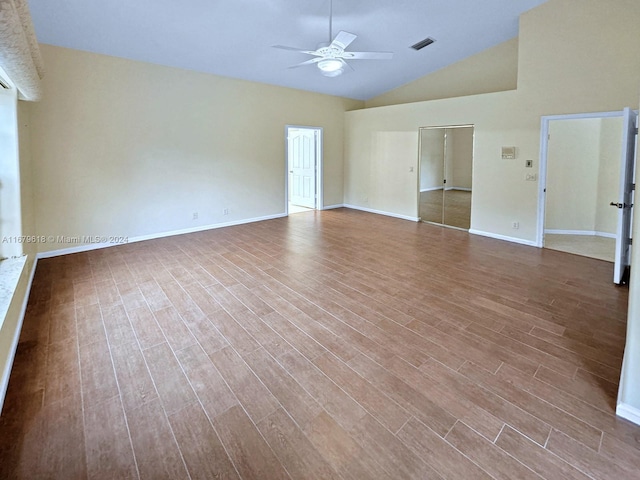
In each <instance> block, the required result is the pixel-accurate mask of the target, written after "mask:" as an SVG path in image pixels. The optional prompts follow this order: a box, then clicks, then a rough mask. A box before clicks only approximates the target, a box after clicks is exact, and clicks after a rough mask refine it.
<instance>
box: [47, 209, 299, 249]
mask: <svg viewBox="0 0 640 480" xmlns="http://www.w3.org/2000/svg"><path fill="white" fill-rule="evenodd" d="M286 216H287V214H286V213H278V214H276V215H267V216H265V217H255V218H247V219H243V220H235V221H233V222H225V223H215V224H213V225H202V226H199V227H193V228H185V229H182V230H173V231H169V232H160V233H152V234H150V235H141V236H138V237H131V238H129V240H128V242H127V243H134V242H143V241H145V240H154V239H156V238H165V237H173V236H174V235H184V234H186V233H196V232H204V231H206V230H214V229H216V228H224V227H232V226H234V225H243V224H245V223H254V222H262V221H263V220H273V219H275V218H283V217H286ZM117 245H123V244H122V243H92V244H89V245H78V246H77V247H70V248H62V249H60V250H51V251H49V252H41V253H39V254H38V256H37V258H51V257H59V256H61V255H69V254H72V253H81V252H88V251H91V250H98V249H100V248H107V247H115V246H117Z"/></svg>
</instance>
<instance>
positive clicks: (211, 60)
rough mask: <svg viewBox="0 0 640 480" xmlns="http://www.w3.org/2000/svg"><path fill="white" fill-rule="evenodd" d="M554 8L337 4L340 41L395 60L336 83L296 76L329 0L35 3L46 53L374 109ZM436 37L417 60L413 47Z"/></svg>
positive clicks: (531, 3)
mask: <svg viewBox="0 0 640 480" xmlns="http://www.w3.org/2000/svg"><path fill="white" fill-rule="evenodd" d="M545 1H546V0H481V1H479V0H446V1H443V0H394V1H390V0H333V34H334V36H335V34H336V33H337V32H339V31H340V30H344V31H347V32H351V33H354V34H356V35H357V38H356V39H355V41H354V42H353V43H352V44H351V45H350V46H349V48H348V50H355V51H371V50H373V51H390V52H393V53H394V56H393V59H392V60H352V61H350V62H349V63H350V64H351V65H352V66H353V68H354V71H350V72H348V73H345V74H344V75H341V76H338V77H334V78H328V77H324V76H322V75H320V72H319V70H318V69H317V68H316V67H315V66H314V65H311V66H305V67H302V68H296V69H289V68H288V67H289V66H291V65H294V64H296V63H299V62H302V61H305V60H308V59H309V58H311V57H309V56H307V55H305V54H302V53H298V52H294V51H286V50H278V49H275V48H272V45H276V44H279V45H290V46H293V47H298V48H300V49H304V50H314V49H315V48H316V47H317V45H318V43H320V42H327V41H328V40H329V38H328V37H329V11H330V0H180V1H176V0H134V1H130V0H126V1H125V0H107V1H103V2H95V1H87V0H57V1H55V2H52V1H50V0H29V5H30V8H31V14H32V17H33V21H34V25H35V30H36V34H37V36H38V40H39V41H40V42H41V43H46V44H51V45H57V46H62V47H67V48H73V49H78V50H85V51H90V52H95V53H101V54H106V55H112V56H116V57H123V58H128V59H132V60H139V61H144V62H151V63H157V64H161V65H168V66H173V67H179V68H184V69H189V70H195V71H200V72H208V73H213V74H217V75H222V76H227V77H233V78H240V79H245V80H252V81H256V82H262V83H268V84H273V85H280V86H284V87H291V88H297V89H301V90H308V91H313V92H320V93H325V94H330V95H338V96H342V97H348V98H354V99H359V100H367V99H370V98H372V97H375V96H377V95H379V94H381V93H384V92H386V91H388V90H392V89H394V88H396V87H399V86H400V85H403V84H405V83H408V82H411V81H412V80H415V79H417V78H420V77H422V76H424V75H427V74H429V73H431V72H434V71H436V70H438V69H440V68H443V67H445V66H447V65H450V64H452V63H455V62H457V61H459V60H462V59H464V58H466V57H468V56H470V55H473V54H475V53H478V52H480V51H482V50H485V49H487V48H490V47H492V46H494V45H497V44H499V43H501V42H503V41H506V40H508V39H510V38H513V37H515V36H517V35H518V17H519V15H520V14H521V13H523V12H525V11H527V10H529V9H531V8H533V7H536V6H537V5H540V4H541V3H544V2H545ZM426 37H432V38H434V39H435V40H436V42H435V43H434V44H432V45H430V46H429V47H427V48H424V49H422V50H420V51H416V50H414V49H412V48H410V47H411V45H413V44H415V43H416V42H418V41H420V40H423V39H424V38H426Z"/></svg>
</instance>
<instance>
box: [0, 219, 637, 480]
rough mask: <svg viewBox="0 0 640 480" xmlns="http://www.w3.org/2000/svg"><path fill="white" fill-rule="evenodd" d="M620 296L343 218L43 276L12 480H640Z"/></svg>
mask: <svg viewBox="0 0 640 480" xmlns="http://www.w3.org/2000/svg"><path fill="white" fill-rule="evenodd" d="M627 293H628V291H627V290H626V289H625V288H619V287H615V286H614V285H612V284H611V264H610V263H607V262H602V261H598V260H593V259H588V258H584V257H579V256H574V255H569V254H565V253H560V252H555V251H551V250H546V249H536V248H530V247H525V246H521V245H515V244H510V243H506V242H502V241H497V240H492V239H488V238H483V237H478V236H473V235H469V234H467V233H466V232H462V231H456V230H451V229H446V228H441V227H437V226H433V225H428V224H423V223H411V222H407V221H403V220H397V219H392V218H386V217H382V216H376V215H373V214H368V213H363V212H357V211H353V210H345V209H341V210H334V211H326V212H308V213H301V214H297V215H294V216H291V217H288V218H283V219H277V220H271V221H265V222H260V223H255V224H249V225H242V226H236V227H230V228H223V229H218V230H212V231H208V232H202V233H195V234H190V235H183V236H176V237H170V238H165V239H159V240H152V241H146V242H140V243H134V244H129V245H122V246H117V247H112V248H107V249H103V250H95V251H92V252H87V253H82V254H76V255H68V256H64V257H57V258H52V259H47V260H41V261H40V262H39V263H38V267H37V271H36V275H35V280H34V284H33V289H32V292H31V297H30V301H29V306H28V312H27V316H26V318H25V321H24V327H23V331H22V335H21V337H20V343H19V347H18V351H17V357H16V361H15V365H14V369H13V372H12V376H11V381H10V385H9V391H8V396H7V399H6V403H5V408H4V411H3V413H2V417H1V418H0V478H2V479H40V478H52V479H65V480H68V479H83V478H122V479H130V478H131V479H136V478H143V479H147V478H148V479H182V478H191V479H211V478H243V479H252V478H255V479H280V478H296V479H314V478H317V479H396V480H397V479H410V478H411V479H490V478H495V479H515V478H518V479H539V478H546V479H550V480H556V479H576V480H577V479H583V480H584V479H616V480H621V479H630V478H640V452H639V449H640V427H638V426H634V425H633V424H631V423H629V422H627V421H625V420H622V419H618V418H617V417H616V416H615V415H614V406H615V398H616V390H617V385H618V377H619V372H620V365H621V359H622V353H623V345H624V336H625V317H626V305H627Z"/></svg>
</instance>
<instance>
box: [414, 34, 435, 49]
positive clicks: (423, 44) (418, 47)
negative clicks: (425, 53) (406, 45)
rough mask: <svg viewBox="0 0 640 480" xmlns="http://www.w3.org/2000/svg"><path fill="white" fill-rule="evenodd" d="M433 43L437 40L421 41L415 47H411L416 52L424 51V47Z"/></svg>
mask: <svg viewBox="0 0 640 480" xmlns="http://www.w3.org/2000/svg"><path fill="white" fill-rule="evenodd" d="M433 42H435V40H434V39H433V38H431V37H427V38H425V39H424V40H420V41H419V42H418V43H416V44H415V45H411V48H413V49H414V50H422V49H423V48H424V47H428V46H429V45H431V44H432V43H433Z"/></svg>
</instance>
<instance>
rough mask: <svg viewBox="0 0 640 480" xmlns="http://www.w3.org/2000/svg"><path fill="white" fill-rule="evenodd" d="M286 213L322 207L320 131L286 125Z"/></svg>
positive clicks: (316, 128)
mask: <svg viewBox="0 0 640 480" xmlns="http://www.w3.org/2000/svg"><path fill="white" fill-rule="evenodd" d="M285 138H286V157H287V161H286V164H287V174H286V179H287V181H286V198H287V199H286V211H287V214H293V213H302V212H308V211H311V210H315V209H317V208H319V207H321V205H322V128H320V127H302V126H294V125H287V127H286V131H285Z"/></svg>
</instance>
